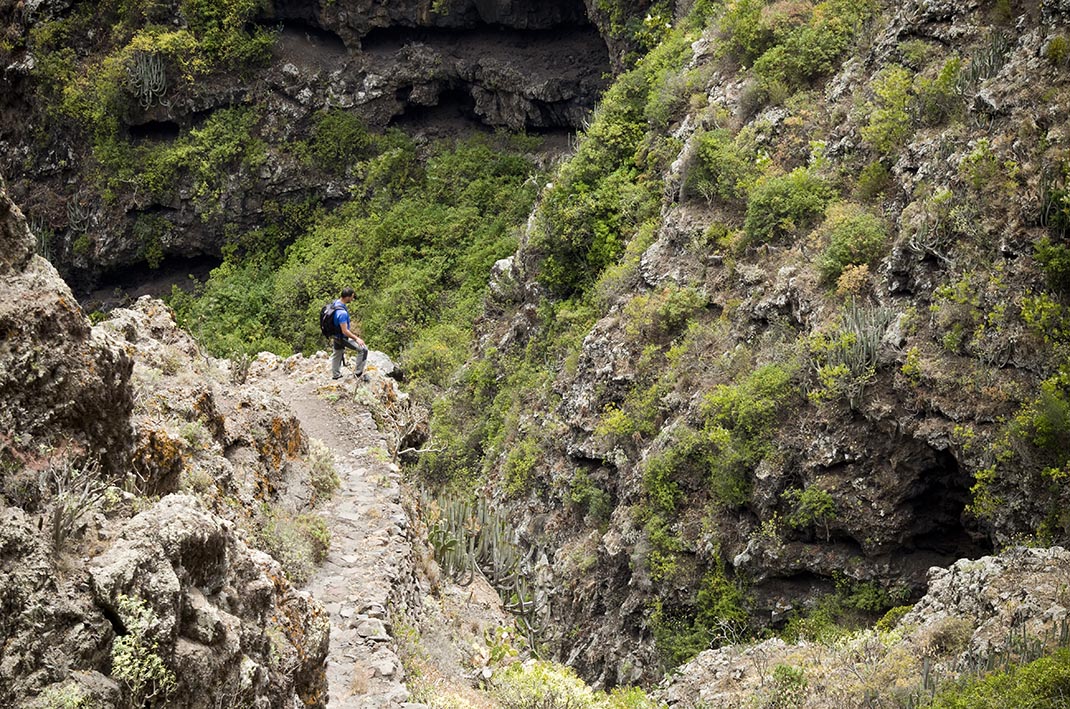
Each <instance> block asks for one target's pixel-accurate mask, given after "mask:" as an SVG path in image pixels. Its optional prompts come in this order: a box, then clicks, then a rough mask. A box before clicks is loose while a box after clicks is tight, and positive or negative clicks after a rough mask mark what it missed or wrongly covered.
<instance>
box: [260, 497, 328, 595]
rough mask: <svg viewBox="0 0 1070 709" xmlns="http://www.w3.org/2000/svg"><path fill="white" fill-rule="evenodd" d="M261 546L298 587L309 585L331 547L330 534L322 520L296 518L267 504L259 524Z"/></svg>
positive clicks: (311, 516) (309, 517) (299, 516)
mask: <svg viewBox="0 0 1070 709" xmlns="http://www.w3.org/2000/svg"><path fill="white" fill-rule="evenodd" d="M256 525H257V528H256V542H257V546H259V547H260V548H261V549H263V550H264V551H266V552H267V553H269V554H271V556H273V557H274V558H275V560H276V561H278V562H279V565H280V566H281V567H282V571H283V573H285V574H286V578H288V579H289V580H290V582H291V583H293V584H294V585H295V586H300V585H302V584H304V583H306V582H307V581H308V580H309V579H310V578H312V574H313V573H314V572H315V565H316V564H318V563H320V562H322V561H323V560H324V559H325V558H326V556H327V550H328V549H329V548H330V543H331V538H330V531H329V530H328V529H327V525H326V522H325V521H324V520H323V518H322V517H319V516H318V515H312V514H303V515H298V516H296V517H295V516H293V515H292V514H291V513H289V512H287V511H285V510H283V509H282V508H280V507H275V506H268V505H265V506H264V508H263V509H262V510H261V513H260V515H259V518H258V519H257V522H256Z"/></svg>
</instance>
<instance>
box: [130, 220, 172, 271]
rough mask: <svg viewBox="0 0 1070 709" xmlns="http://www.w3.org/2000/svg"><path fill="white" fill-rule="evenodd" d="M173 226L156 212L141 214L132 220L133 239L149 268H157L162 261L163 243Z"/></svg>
mask: <svg viewBox="0 0 1070 709" xmlns="http://www.w3.org/2000/svg"><path fill="white" fill-rule="evenodd" d="M173 228H174V227H173V226H172V225H171V222H169V221H167V220H166V219H164V218H163V217H161V216H159V215H157V214H141V215H139V216H138V218H137V219H136V220H135V221H134V229H133V231H134V239H135V241H137V243H138V251H139V252H140V254H141V257H142V258H144V259H145V263H147V264H148V266H149V268H152V269H155V268H159V266H160V264H161V263H162V262H163V257H164V248H163V243H164V241H166V240H167V239H169V238H170V235H171V231H172V229H173Z"/></svg>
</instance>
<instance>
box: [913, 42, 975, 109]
mask: <svg viewBox="0 0 1070 709" xmlns="http://www.w3.org/2000/svg"><path fill="white" fill-rule="evenodd" d="M961 72H962V60H961V59H959V58H958V57H951V58H950V59H948V60H947V61H946V62H945V63H944V65H943V66H942V67H941V68H940V71H939V72H938V73H937V74H936V76H935V77H933V78H929V77H927V76H924V75H919V76H918V77H917V78H916V79H915V80H914V91H915V93H916V95H917V98H916V105H917V113H918V116H919V117H920V119H921V122H922V123H923V124H924V125H927V126H936V125H940V124H942V123H944V122H945V121H947V120H949V119H953V118H957V117H959V116H960V114H962V112H963V110H964V108H965V102H964V101H963V100H962V94H961V93H960V91H959V82H960V77H961Z"/></svg>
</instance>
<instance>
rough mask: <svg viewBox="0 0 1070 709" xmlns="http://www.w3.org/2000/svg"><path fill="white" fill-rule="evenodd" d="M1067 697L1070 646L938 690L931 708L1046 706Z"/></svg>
mask: <svg viewBox="0 0 1070 709" xmlns="http://www.w3.org/2000/svg"><path fill="white" fill-rule="evenodd" d="M1068 701H1070V650H1067V649H1062V650H1059V651H1058V652H1056V653H1054V654H1053V655H1051V656H1049V657H1042V658H1040V659H1039V660H1034V661H1033V662H1030V663H1029V664H1027V665H1023V666H1021V667H1017V668H1014V669H1010V670H1007V671H1002V672H996V673H994V674H991V675H987V676H983V677H976V678H970V679H967V680H966V681H964V682H962V683H961V684H960V685H958V686H955V687H950V688H947V689H944V690H941V691H940V692H939V693H938V694H937V695H936V696H935V697H934V698H933V702H932V709H1002V708H1003V707H1015V708H1016V709H1048V708H1049V707H1060V706H1066V705H1067V702H1068Z"/></svg>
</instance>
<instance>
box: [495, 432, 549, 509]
mask: <svg viewBox="0 0 1070 709" xmlns="http://www.w3.org/2000/svg"><path fill="white" fill-rule="evenodd" d="M539 460H540V451H539V443H538V441H537V440H536V439H535V438H524V439H522V440H521V441H520V442H519V443H516V444H514V446H513V448H512V450H510V451H509V455H508V456H507V457H506V459H505V465H504V471H505V481H504V485H503V489H504V491H505V494H506V495H508V496H509V497H520V496H522V495H524V494H526V493H528V492H529V491H530V490H531V485H532V483H533V482H534V475H535V467H536V466H537V465H538V463H539Z"/></svg>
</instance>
